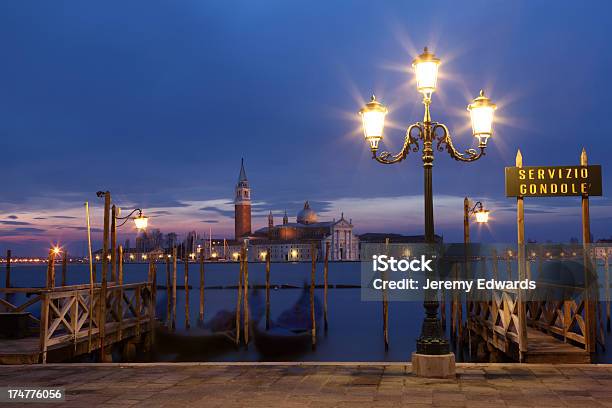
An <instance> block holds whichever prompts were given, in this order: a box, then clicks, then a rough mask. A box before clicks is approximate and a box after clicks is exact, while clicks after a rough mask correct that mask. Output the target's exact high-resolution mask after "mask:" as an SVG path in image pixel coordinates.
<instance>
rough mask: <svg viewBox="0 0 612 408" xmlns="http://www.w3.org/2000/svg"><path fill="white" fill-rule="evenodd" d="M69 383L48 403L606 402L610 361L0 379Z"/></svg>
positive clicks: (2, 377) (88, 372) (98, 368)
mask: <svg viewBox="0 0 612 408" xmlns="http://www.w3.org/2000/svg"><path fill="white" fill-rule="evenodd" d="M9 385H10V386H19V385H21V386H24V385H28V386H45V387H50V386H54V387H65V388H66V401H65V402H63V403H55V404H35V405H37V406H45V405H48V406H53V407H60V406H65V407H83V406H87V407H96V406H104V407H119V406H121V407H128V406H135V407H148V408H152V407H180V408H185V407H224V408H231V407H250V408H257V407H271V406H277V407H281V406H282V407H286V408H293V407H304V408H306V407H384V408H388V407H395V406H406V407H410V408H419V407H521V408H525V407H555V408H557V407H570V406H571V407H577V406H583V407H589V408H591V407H612V365H585V364H572V365H550V364H529V365H525V364H469V363H463V364H458V366H457V378H456V379H453V380H432V379H424V378H417V377H415V376H413V375H412V374H411V366H410V365H409V364H408V365H405V364H384V363H363V364H360V363H349V364H342V363H331V364H321V363H312V364H282V363H277V364H265V363H259V364H258V363H236V364H231V363H230V364H227V363H225V364H211V363H193V364H179V363H169V364H159V363H157V364H131V365H119V364H64V365H54V364H47V365H30V366H1V367H0V386H1V387H4V386H9Z"/></svg>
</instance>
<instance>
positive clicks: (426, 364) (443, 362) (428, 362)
mask: <svg viewBox="0 0 612 408" xmlns="http://www.w3.org/2000/svg"><path fill="white" fill-rule="evenodd" d="M412 374H414V375H416V376H417V377H424V378H455V353H448V354H439V355H432V354H419V353H412Z"/></svg>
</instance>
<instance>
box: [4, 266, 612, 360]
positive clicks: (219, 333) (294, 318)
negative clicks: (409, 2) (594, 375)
mask: <svg viewBox="0 0 612 408" xmlns="http://www.w3.org/2000/svg"><path fill="white" fill-rule="evenodd" d="M1 269H2V270H0V279H2V280H4V273H5V272H4V268H1ZM58 269H60V268H58ZM100 269H101V268H98V270H100ZM322 270H323V267H322V265H321V264H318V265H317V274H316V284H317V288H316V289H315V299H316V302H315V316H316V347H315V348H313V347H312V346H311V323H310V321H311V320H310V295H309V291H308V290H304V289H303V287H304V285H309V283H310V263H294V264H288V263H273V264H272V267H271V282H272V290H271V294H270V323H269V329H268V330H266V318H265V290H264V289H261V288H263V287H264V286H265V265H264V264H260V263H256V264H250V265H249V284H250V286H251V287H252V288H258V289H251V290H250V292H249V305H250V325H249V326H250V330H249V337H250V342H249V345H248V347H245V346H244V345H243V344H242V342H241V345H240V347H236V346H235V344H234V340H235V336H236V301H237V289H236V285H237V283H238V277H239V266H238V264H236V263H215V264H213V263H210V264H208V263H207V264H206V265H205V291H204V299H205V301H204V319H203V322H199V295H200V290H199V282H200V276H199V267H198V266H197V265H195V264H193V265H190V268H189V272H190V274H189V284H190V289H189V290H190V292H189V311H190V316H189V321H190V323H191V327H190V328H186V326H185V320H186V319H185V306H186V305H185V292H184V290H183V289H182V288H180V289H178V290H177V303H176V311H177V312H176V313H177V319H176V330H175V331H172V330H168V329H166V328H165V322H166V321H167V315H166V314H167V292H166V265H165V264H158V265H157V284H158V290H157V307H156V310H157V316H158V319H159V321H160V322H161V323H162V324H161V325H160V326H162V327H161V328H160V329H159V330H158V331H157V333H156V336H155V344H154V347H153V353H152V355H151V356H149V357H148V359H149V360H148V361H151V360H153V361H283V360H284V361H288V360H293V361H409V360H410V356H411V353H412V352H413V351H414V350H415V343H416V338H417V337H418V335H419V333H420V329H421V323H422V319H423V307H422V304H421V303H420V302H391V303H390V304H389V345H390V346H389V350H388V351H385V347H384V339H383V323H382V305H381V303H380V302H364V301H361V294H360V289H359V284H360V264H359V263H330V268H329V278H328V281H329V285H330V289H329V290H328V322H329V325H328V329H327V330H325V329H324V324H323V312H322V308H323V306H322V305H323V288H322V283H323V272H322ZM59 272H60V271H57V274H58V275H59ZM44 276H45V266H43V265H15V266H13V268H12V276H11V279H12V282H13V286H19V287H33V286H43V284H44ZM88 276H89V273H88V269H87V266H86V265H69V266H68V274H67V281H68V283H69V284H76V283H87V279H88ZM124 276H125V278H124V279H125V282H126V283H131V282H139V281H144V280H146V277H147V265H144V264H126V265H125V266H124ZM58 281H59V278H58ZM177 282H178V284H179V285H182V284H183V282H184V275H183V267H182V265H180V264H179V266H178V271H177ZM19 296H25V295H21V294H20V295H19ZM446 307H447V312H446V315H447V316H448V317H449V319H450V310H449V309H450V305H449V303H447V304H446ZM464 316H465V313H464ZM449 325H450V320H448V321H447V326H449ZM241 330H243V328H242V327H241ZM447 330H448V327H447ZM243 334H244V333H243ZM447 335H448V334H447ZM606 342H607V345H608V347H607V348H606V349H607V350H608V352H600V353H599V354H598V355H597V356H596V357H595V358H596V360H597V361H598V362H612V353H611V352H610V351H609V350H610V349H612V342H611V340H610V336H606ZM454 351H455V353H456V354H457V360H458V361H468V360H469V358H468V355H467V352H466V351H465V350H454Z"/></svg>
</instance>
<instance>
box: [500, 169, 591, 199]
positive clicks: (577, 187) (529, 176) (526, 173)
mask: <svg viewBox="0 0 612 408" xmlns="http://www.w3.org/2000/svg"><path fill="white" fill-rule="evenodd" d="M583 195H588V196H600V195H601V166H599V165H595V166H525V167H506V197H561V196H583Z"/></svg>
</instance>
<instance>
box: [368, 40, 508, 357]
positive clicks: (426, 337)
mask: <svg viewBox="0 0 612 408" xmlns="http://www.w3.org/2000/svg"><path fill="white" fill-rule="evenodd" d="M412 66H413V68H414V71H415V74H416V82H417V90H418V91H419V92H420V93H421V94H422V95H423V105H424V106H425V113H424V115H423V121H421V122H416V123H413V124H412V125H410V126H409V127H408V128H407V129H406V134H405V138H404V145H403V147H402V149H401V150H400V151H399V153H396V154H392V153H389V152H386V151H384V152H382V153H380V154H377V152H378V147H379V142H380V141H381V140H382V139H383V129H384V125H385V116H386V115H387V113H388V110H387V108H386V107H385V106H384V105H382V104H381V103H380V102H379V101H378V100H376V97H375V96H374V95H373V96H372V99H371V101H370V102H369V103H367V104H366V105H365V106H364V107H363V108H362V109H361V110H360V111H359V114H360V116H361V119H362V122H363V131H364V136H365V139H366V141H367V142H368V143H369V145H370V150H371V151H372V159H374V160H376V161H377V162H379V163H382V164H395V163H399V162H401V161H402V160H404V159H406V157H407V156H408V153H410V151H412V152H417V151H418V150H419V148H420V146H419V141H421V142H422V143H423V150H422V156H421V158H422V160H423V170H424V198H425V242H426V243H429V244H433V243H434V219H433V195H432V167H433V160H434V146H433V145H434V143H436V149H437V150H438V151H440V152H442V151H444V150H446V151H447V152H448V153H449V155H450V156H451V157H452V158H453V159H455V160H457V161H461V162H473V161H476V160H478V159H480V158H481V157H482V156H483V155H484V154H485V148H486V147H487V141H488V139H489V137H490V136H491V134H492V123H493V114H494V112H495V109H496V108H497V107H496V105H495V104H493V103H492V102H491V100H490V99H489V98H487V97H486V96H485V95H484V92H483V91H482V90H481V91H480V95H479V96H477V97H476V98H475V99H474V100H473V101H472V103H470V104H469V105H468V106H467V110H468V111H469V112H470V118H471V122H472V134H473V136H474V137H475V138H476V139H478V149H473V148H469V149H466V150H465V151H464V152H460V151H458V150H457V149H456V148H455V146H454V145H453V140H452V137H451V134H450V131H449V130H448V128H447V127H446V125H444V124H443V123H440V122H434V121H432V120H431V113H430V105H431V97H432V94H433V92H434V91H435V90H436V86H437V79H438V68H439V66H440V59H438V58H436V57H435V55H434V54H433V53H430V52H429V51H428V49H427V47H425V50H424V51H423V53H422V54H421V55H419V56H418V57H416V58H415V59H414V61H413V63H412ZM424 307H425V313H426V316H425V319H424V321H423V327H422V332H421V336H420V337H419V338H418V339H417V353H418V354H425V355H441V354H448V353H449V347H448V341H447V340H446V339H445V338H444V336H443V332H442V326H441V324H440V320H439V319H438V301H437V300H436V296H435V293H429V292H427V293H426V294H425V301H424Z"/></svg>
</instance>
